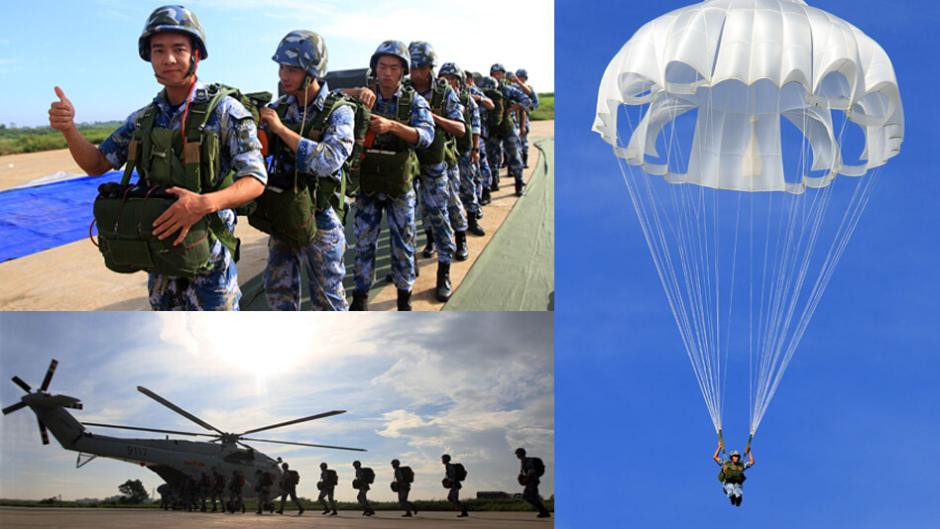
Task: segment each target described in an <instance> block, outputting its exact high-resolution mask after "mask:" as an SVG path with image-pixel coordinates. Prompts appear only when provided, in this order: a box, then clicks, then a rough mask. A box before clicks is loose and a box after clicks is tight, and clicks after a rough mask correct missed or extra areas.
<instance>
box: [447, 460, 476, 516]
mask: <svg viewBox="0 0 940 529" xmlns="http://www.w3.org/2000/svg"><path fill="white" fill-rule="evenodd" d="M441 463H443V464H444V480H443V481H442V482H441V483H442V484H443V485H444V488H445V489H448V490H449V491H450V492H449V493H448V494H447V501H449V502H450V503H451V505H453V506H454V508H456V509H457V510H459V511H460V514H458V515H457V517H458V518H466V517H467V516H470V513H468V512H467V507H466V506H465V505H464V504H463V503H461V502H460V489H461V488H462V487H463V485H462V484H461V482H462V481H464V480H466V479H467V469H466V468H464V466H463V465H462V464H461V463H451V462H450V455H449V454H444V455H442V456H441Z"/></svg>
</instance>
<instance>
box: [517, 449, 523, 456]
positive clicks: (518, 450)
mask: <svg viewBox="0 0 940 529" xmlns="http://www.w3.org/2000/svg"><path fill="white" fill-rule="evenodd" d="M516 455H517V456H524V455H525V448H516Z"/></svg>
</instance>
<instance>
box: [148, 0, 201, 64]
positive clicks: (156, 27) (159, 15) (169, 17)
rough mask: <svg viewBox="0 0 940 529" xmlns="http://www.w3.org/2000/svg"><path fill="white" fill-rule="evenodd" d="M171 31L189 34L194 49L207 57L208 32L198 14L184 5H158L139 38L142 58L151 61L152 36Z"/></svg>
mask: <svg viewBox="0 0 940 529" xmlns="http://www.w3.org/2000/svg"><path fill="white" fill-rule="evenodd" d="M164 31H170V32H173V33H183V34H186V35H189V36H190V38H191V39H192V41H193V48H194V51H195V50H198V51H199V58H200V59H206V58H208V57H209V52H208V51H207V50H206V34H205V32H204V31H203V30H202V25H201V24H200V23H199V19H198V18H196V14H195V13H193V12H192V11H190V10H189V9H187V8H185V7H183V6H179V5H176V6H163V7H158V8H156V9H154V10H153V13H150V17H149V18H147V23H146V24H144V30H143V31H142V32H141V33H140V38H138V39H137V51H138V53H140V58H141V59H143V60H145V61H147V62H150V37H152V36H154V35H155V34H157V33H162V32H164Z"/></svg>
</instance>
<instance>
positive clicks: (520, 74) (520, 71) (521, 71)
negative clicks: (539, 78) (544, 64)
mask: <svg viewBox="0 0 940 529" xmlns="http://www.w3.org/2000/svg"><path fill="white" fill-rule="evenodd" d="M516 77H518V78H520V79H522V80H523V81H528V80H529V72H527V71H525V68H519V69H518V70H516Z"/></svg>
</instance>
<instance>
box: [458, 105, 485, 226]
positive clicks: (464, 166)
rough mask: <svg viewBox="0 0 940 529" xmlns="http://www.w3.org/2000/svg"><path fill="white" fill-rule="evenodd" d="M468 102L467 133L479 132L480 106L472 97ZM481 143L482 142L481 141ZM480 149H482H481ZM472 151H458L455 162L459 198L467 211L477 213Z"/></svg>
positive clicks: (477, 197)
mask: <svg viewBox="0 0 940 529" xmlns="http://www.w3.org/2000/svg"><path fill="white" fill-rule="evenodd" d="M469 103H470V130H468V131H467V134H480V130H481V127H480V107H479V106H478V105H477V102H476V101H474V100H473V98H472V97H470V98H469ZM481 143H482V142H481ZM481 151H482V149H481ZM471 154H472V151H467V152H462V153H458V155H457V163H458V166H459V168H460V200H461V201H462V202H463V205H464V207H465V208H466V209H467V213H469V214H470V215H474V216H475V215H477V214H478V213H479V212H480V196H479V192H480V191H482V189H480V188H479V181H480V178H479V174H478V172H477V168H476V165H475V164H474V163H473V162H472V161H471V156H470V155H471Z"/></svg>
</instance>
